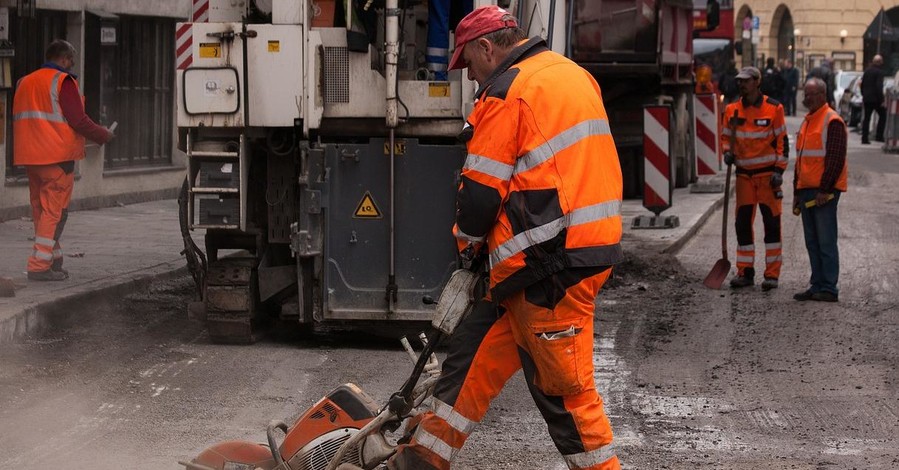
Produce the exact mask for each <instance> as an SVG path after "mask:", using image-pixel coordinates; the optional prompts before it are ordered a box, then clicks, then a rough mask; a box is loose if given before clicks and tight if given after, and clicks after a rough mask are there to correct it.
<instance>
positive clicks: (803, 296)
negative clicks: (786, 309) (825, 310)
mask: <svg viewBox="0 0 899 470" xmlns="http://www.w3.org/2000/svg"><path fill="white" fill-rule="evenodd" d="M813 295H815V293H814V292H812V291H808V290H805V291H802V292H799V293H797V294H793V300H796V301H799V302H805V301H808V300H812V296H813Z"/></svg>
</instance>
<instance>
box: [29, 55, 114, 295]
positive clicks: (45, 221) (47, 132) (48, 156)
mask: <svg viewBox="0 0 899 470" xmlns="http://www.w3.org/2000/svg"><path fill="white" fill-rule="evenodd" d="M45 59H46V61H47V62H46V63H44V64H43V65H42V66H41V67H40V68H39V69H38V70H36V71H34V72H32V73H30V74H29V75H27V76H25V77H23V78H22V79H21V80H19V83H18V84H17V87H16V94H15V97H14V98H13V138H14V141H15V144H14V149H13V163H14V164H15V165H23V166H25V170H26V172H27V173H28V187H29V190H30V197H31V213H32V218H33V220H34V247H33V249H32V252H31V256H30V257H29V258H28V279H30V280H33V281H62V280H65V279H67V278H68V277H69V274H68V272H67V271H66V270H65V269H64V268H63V267H62V261H63V257H62V247H61V246H60V244H59V238H60V236H61V235H62V230H63V227H65V223H66V218H67V217H68V206H69V201H70V200H71V198H72V188H73V187H74V184H75V162H76V161H78V160H81V159H83V158H84V139H85V137H86V138H88V139H90V140H92V141H94V142H97V143H98V144H101V145H102V144H105V143H106V142H108V141H109V140H110V139H112V138H113V137H114V134H113V133H112V132H111V131H109V130H108V129H106V128H104V127H101V126H98V125H97V124H96V123H94V121H92V120H91V118H89V117H88V116H87V115H86V114H85V113H84V103H83V102H82V100H81V93H80V91H79V88H78V81H77V77H76V76H75V75H74V74H72V72H71V70H72V67H74V65H75V48H74V47H73V46H72V45H71V44H69V43H68V42H66V41H63V40H56V41H53V42H52V43H50V45H49V46H48V47H47V51H46V54H45Z"/></svg>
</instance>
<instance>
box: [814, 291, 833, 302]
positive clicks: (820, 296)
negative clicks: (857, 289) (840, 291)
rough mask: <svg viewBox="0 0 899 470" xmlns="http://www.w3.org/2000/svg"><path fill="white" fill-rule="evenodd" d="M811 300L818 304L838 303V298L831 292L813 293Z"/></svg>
mask: <svg viewBox="0 0 899 470" xmlns="http://www.w3.org/2000/svg"><path fill="white" fill-rule="evenodd" d="M811 299H812V300H815V301H818V302H839V301H840V297H839V296H838V295H837V294H834V293H833V292H815V293H814V294H812V297H811Z"/></svg>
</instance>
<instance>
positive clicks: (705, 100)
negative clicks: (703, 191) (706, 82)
mask: <svg viewBox="0 0 899 470" xmlns="http://www.w3.org/2000/svg"><path fill="white" fill-rule="evenodd" d="M717 98H718V97H717V96H715V94H701V95H694V96H693V112H694V114H695V119H696V122H695V123H694V126H693V131H694V132H695V133H696V138H695V139H694V142H695V143H696V144H695V145H696V174H698V175H699V176H707V175H714V174H715V173H717V170H718V168H720V166H719V163H718V122H719V121H718V99H717Z"/></svg>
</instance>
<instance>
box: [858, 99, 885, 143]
mask: <svg viewBox="0 0 899 470" xmlns="http://www.w3.org/2000/svg"><path fill="white" fill-rule="evenodd" d="M874 111H877V133H876V134H874V140H877V141H879V142H883V128H884V126H886V123H887V113H886V109H885V108H884V107H883V104H882V103H865V118H864V120H863V121H862V142H869V140H868V130H869V129H870V128H871V115H872V114H874Z"/></svg>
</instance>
